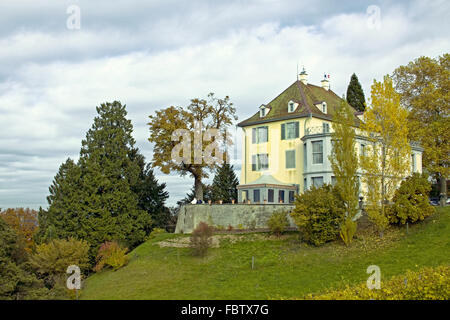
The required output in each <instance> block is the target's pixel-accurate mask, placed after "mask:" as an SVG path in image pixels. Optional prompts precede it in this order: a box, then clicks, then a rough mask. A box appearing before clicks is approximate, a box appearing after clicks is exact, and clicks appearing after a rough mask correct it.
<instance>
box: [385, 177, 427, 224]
mask: <svg viewBox="0 0 450 320" xmlns="http://www.w3.org/2000/svg"><path fill="white" fill-rule="evenodd" d="M430 190H431V184H430V183H429V182H428V180H427V178H426V177H425V175H421V174H418V173H414V174H413V175H412V176H410V177H408V178H406V179H405V180H404V181H402V183H401V185H400V187H399V188H398V189H397V190H396V191H395V194H394V198H393V202H394V204H393V205H392V206H391V207H390V208H389V209H388V210H387V215H388V219H389V222H390V223H392V224H405V223H406V222H410V223H414V222H417V221H419V220H423V219H425V218H426V217H427V216H429V215H431V214H433V213H434V208H433V207H432V206H431V205H430V203H429V200H428V195H429V193H430Z"/></svg>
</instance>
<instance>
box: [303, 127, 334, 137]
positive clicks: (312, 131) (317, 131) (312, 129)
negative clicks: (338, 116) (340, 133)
mask: <svg viewBox="0 0 450 320" xmlns="http://www.w3.org/2000/svg"><path fill="white" fill-rule="evenodd" d="M322 133H330V127H329V126H317V127H309V128H306V130H305V135H312V134H322Z"/></svg>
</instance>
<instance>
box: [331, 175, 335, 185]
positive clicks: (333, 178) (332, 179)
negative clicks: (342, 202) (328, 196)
mask: <svg viewBox="0 0 450 320" xmlns="http://www.w3.org/2000/svg"><path fill="white" fill-rule="evenodd" d="M331 185H332V186H334V185H336V177H335V176H332V177H331Z"/></svg>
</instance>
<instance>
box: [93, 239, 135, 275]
mask: <svg viewBox="0 0 450 320" xmlns="http://www.w3.org/2000/svg"><path fill="white" fill-rule="evenodd" d="M127 251H128V248H122V247H121V246H120V245H119V243H117V242H116V241H106V242H104V243H102V245H101V246H100V248H99V249H98V254H97V264H96V265H95V267H94V271H95V272H99V271H101V270H102V269H103V268H104V267H110V268H112V269H113V270H117V269H119V268H121V267H123V266H124V265H126V264H127V263H128V261H129V257H128V256H127V255H126V253H127Z"/></svg>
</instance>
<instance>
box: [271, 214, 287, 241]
mask: <svg viewBox="0 0 450 320" xmlns="http://www.w3.org/2000/svg"><path fill="white" fill-rule="evenodd" d="M287 215H288V214H287V212H285V211H283V210H278V211H274V212H273V213H272V215H271V216H270V218H269V220H268V221H267V225H268V227H269V228H270V231H271V232H272V233H273V234H275V235H276V236H277V237H279V236H280V235H281V234H282V233H283V232H284V230H285V229H286V228H287V227H289V220H288V217H287Z"/></svg>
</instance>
